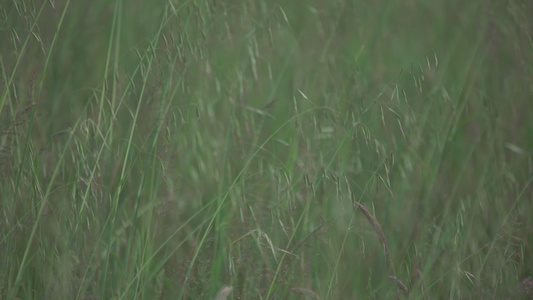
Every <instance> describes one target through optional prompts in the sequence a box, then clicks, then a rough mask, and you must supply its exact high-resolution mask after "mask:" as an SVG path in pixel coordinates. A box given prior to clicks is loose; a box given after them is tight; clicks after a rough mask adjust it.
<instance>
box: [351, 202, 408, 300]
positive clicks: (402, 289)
mask: <svg viewBox="0 0 533 300" xmlns="http://www.w3.org/2000/svg"><path fill="white" fill-rule="evenodd" d="M355 204H356V205H357V207H358V208H359V209H360V210H361V211H362V212H363V214H364V215H365V217H366V219H367V220H368V222H370V225H372V227H373V228H374V231H375V232H376V234H377V236H378V238H379V240H380V242H381V243H382V244H383V248H385V253H387V257H388V258H389V265H390V267H391V269H392V273H393V274H396V272H395V271H394V264H393V262H392V255H391V253H390V250H389V246H388V245H387V239H386V238H385V234H384V233H383V230H382V229H381V226H380V225H379V223H378V221H377V220H376V218H375V217H374V216H373V215H372V214H371V213H370V211H369V210H368V209H367V208H366V207H365V206H364V205H363V204H361V203H359V202H357V201H355ZM389 278H390V279H392V280H394V281H396V284H397V286H398V289H399V290H400V292H401V293H402V294H403V295H404V296H406V297H407V296H409V289H407V287H406V286H405V284H403V282H402V281H401V280H399V279H398V278H396V276H389Z"/></svg>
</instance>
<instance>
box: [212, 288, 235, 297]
mask: <svg viewBox="0 0 533 300" xmlns="http://www.w3.org/2000/svg"><path fill="white" fill-rule="evenodd" d="M231 291H233V287H232V286H228V285H226V286H225V287H223V288H221V289H220V291H218V294H217V296H216V298H215V300H226V299H227V298H228V295H229V293H231Z"/></svg>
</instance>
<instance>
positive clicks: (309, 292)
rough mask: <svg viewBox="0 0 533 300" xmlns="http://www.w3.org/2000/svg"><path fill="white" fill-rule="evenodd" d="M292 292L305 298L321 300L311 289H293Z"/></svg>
mask: <svg viewBox="0 0 533 300" xmlns="http://www.w3.org/2000/svg"><path fill="white" fill-rule="evenodd" d="M291 292H294V293H298V294H302V295H304V296H309V297H312V298H314V299H320V296H319V295H318V294H317V293H315V292H314V291H313V290H311V289H306V288H300V287H295V288H291Z"/></svg>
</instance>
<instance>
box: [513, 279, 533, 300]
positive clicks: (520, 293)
mask: <svg viewBox="0 0 533 300" xmlns="http://www.w3.org/2000/svg"><path fill="white" fill-rule="evenodd" d="M525 296H527V297H528V298H527V299H530V298H529V297H533V278H531V276H530V277H526V278H524V279H523V280H522V282H520V284H519V285H518V286H517V287H516V288H515V289H514V290H513V291H512V292H511V297H509V298H507V299H525Z"/></svg>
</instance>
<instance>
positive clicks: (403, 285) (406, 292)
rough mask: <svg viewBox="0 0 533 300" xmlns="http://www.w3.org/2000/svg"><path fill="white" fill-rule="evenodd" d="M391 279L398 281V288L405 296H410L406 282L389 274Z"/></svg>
mask: <svg viewBox="0 0 533 300" xmlns="http://www.w3.org/2000/svg"><path fill="white" fill-rule="evenodd" d="M389 279H390V280H392V281H395V282H396V284H397V285H398V289H399V290H400V291H401V292H402V294H403V295H404V296H405V297H407V296H409V289H407V287H406V286H405V284H403V282H402V281H401V280H400V279H398V278H396V276H389Z"/></svg>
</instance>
